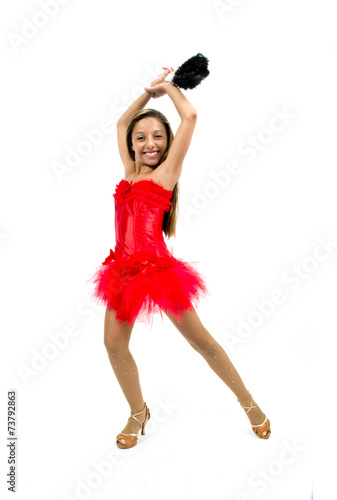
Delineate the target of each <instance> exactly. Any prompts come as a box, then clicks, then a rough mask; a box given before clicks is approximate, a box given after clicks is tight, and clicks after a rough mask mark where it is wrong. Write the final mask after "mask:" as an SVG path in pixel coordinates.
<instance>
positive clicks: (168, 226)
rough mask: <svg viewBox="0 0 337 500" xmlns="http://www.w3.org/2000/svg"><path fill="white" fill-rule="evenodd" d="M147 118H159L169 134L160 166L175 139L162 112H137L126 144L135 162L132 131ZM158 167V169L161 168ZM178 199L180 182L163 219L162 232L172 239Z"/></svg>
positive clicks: (129, 127) (132, 120)
mask: <svg viewBox="0 0 337 500" xmlns="http://www.w3.org/2000/svg"><path fill="white" fill-rule="evenodd" d="M147 117H152V118H157V120H159V121H160V122H161V123H162V124H163V125H164V127H165V130H166V134H167V149H166V151H165V153H164V155H163V157H162V158H161V160H160V164H161V163H163V162H164V161H165V160H166V158H167V155H168V152H169V149H170V147H171V145H172V142H173V139H174V134H173V132H172V129H171V125H170V123H169V121H168V120H167V118H166V116H165V115H163V113H161V112H160V111H158V110H157V109H152V108H147V109H141V110H140V111H137V113H136V114H134V115H133V117H132V119H131V121H130V123H129V125H128V128H127V131H126V143H127V147H128V151H129V155H130V158H131V160H133V161H135V152H134V151H133V149H132V131H133V128H134V126H135V124H136V123H137V122H139V121H140V120H142V119H143V118H147ZM160 164H159V165H160ZM159 165H157V167H158V166H159ZM178 197H179V182H177V183H176V185H175V186H174V189H173V193H172V197H171V208H170V211H169V212H165V213H164V218H163V226H162V230H163V232H164V234H165V235H166V236H167V237H168V238H170V237H171V236H176V223H177V217H178Z"/></svg>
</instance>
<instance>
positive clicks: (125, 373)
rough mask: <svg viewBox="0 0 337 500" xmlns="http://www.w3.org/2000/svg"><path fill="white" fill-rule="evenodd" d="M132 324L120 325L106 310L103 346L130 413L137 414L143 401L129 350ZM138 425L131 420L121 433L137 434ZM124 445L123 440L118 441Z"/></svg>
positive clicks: (140, 418) (112, 313) (133, 361)
mask: <svg viewBox="0 0 337 500" xmlns="http://www.w3.org/2000/svg"><path fill="white" fill-rule="evenodd" d="M133 326H134V323H133V324H132V325H129V324H128V323H127V322H125V323H123V324H121V323H120V322H119V321H118V320H117V319H116V311H114V310H113V309H110V308H108V307H107V308H106V312H105V320H104V344H105V347H106V350H107V353H108V356H109V360H110V363H111V366H112V369H113V371H114V373H115V375H116V378H117V380H118V382H119V385H120V386H121V389H122V391H123V393H124V396H125V397H126V399H127V401H128V403H129V405H130V411H131V413H138V412H139V411H141V410H142V409H143V408H144V399H143V394H142V390H141V387H140V382H139V374H138V369H137V365H136V363H135V360H134V359H133V356H132V354H131V352H130V350H129V342H130V337H131V332H132V329H133ZM137 418H138V420H139V421H140V422H144V420H145V410H144V413H143V414H142V413H141V414H140V415H138V416H137ZM139 429H140V427H139V424H138V423H137V422H136V421H135V420H134V419H133V418H131V419H130V420H128V423H127V424H126V426H125V427H124V429H123V430H122V431H121V432H123V433H125V434H128V433H137V432H138V431H139ZM120 442H121V443H124V444H126V441H125V439H121V440H120Z"/></svg>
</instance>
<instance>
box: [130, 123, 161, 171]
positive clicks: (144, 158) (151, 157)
mask: <svg viewBox="0 0 337 500" xmlns="http://www.w3.org/2000/svg"><path fill="white" fill-rule="evenodd" d="M132 149H133V151H134V152H135V161H136V163H137V164H138V165H140V166H141V165H147V166H152V167H155V166H157V165H158V164H159V163H160V159H161V158H162V157H163V156H164V154H165V152H166V149H167V134H166V130H165V126H164V124H163V123H162V122H161V121H160V120H157V118H154V117H152V116H148V117H146V118H143V119H142V120H139V121H138V122H137V123H136V124H135V126H134V128H133V131H132Z"/></svg>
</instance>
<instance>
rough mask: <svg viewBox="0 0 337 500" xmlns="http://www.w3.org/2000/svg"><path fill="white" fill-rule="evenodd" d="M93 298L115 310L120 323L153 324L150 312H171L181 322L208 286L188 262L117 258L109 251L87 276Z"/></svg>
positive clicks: (147, 258)
mask: <svg viewBox="0 0 337 500" xmlns="http://www.w3.org/2000/svg"><path fill="white" fill-rule="evenodd" d="M87 281H90V282H92V283H93V284H94V291H93V293H92V296H93V299H94V300H96V301H98V302H100V303H103V304H105V305H106V306H108V307H109V308H111V309H114V310H115V311H116V318H117V319H118V320H119V321H120V322H121V323H122V322H125V321H128V323H129V324H130V325H131V324H133V322H134V320H135V319H137V321H142V322H145V323H148V324H150V323H151V324H152V320H153V315H154V314H155V313H160V315H161V317H162V318H163V315H162V311H168V312H171V313H172V314H173V315H174V317H175V318H176V319H177V321H178V322H179V323H180V324H181V321H182V317H183V314H184V311H185V310H190V311H193V310H194V308H195V307H197V305H198V304H199V300H200V298H201V297H204V296H206V295H207V294H208V293H209V292H208V290H207V287H206V284H205V281H204V279H203V277H202V275H201V274H200V273H199V272H198V271H197V270H196V269H194V267H192V266H191V264H190V263H188V262H185V261H183V260H181V259H175V258H174V257H173V256H172V257H167V258H166V257H156V256H153V255H151V254H145V253H144V254H137V255H134V256H132V257H129V258H127V259H119V258H117V256H115V254H114V252H113V251H112V250H110V255H109V257H107V258H106V259H105V261H104V262H103V263H102V265H101V266H99V267H98V268H97V270H96V271H95V273H94V274H93V275H92V276H91V277H90V278H89V280H87Z"/></svg>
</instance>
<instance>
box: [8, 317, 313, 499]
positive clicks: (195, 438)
mask: <svg viewBox="0 0 337 500" xmlns="http://www.w3.org/2000/svg"><path fill="white" fill-rule="evenodd" d="M202 311H203V310H202V309H201V310H200V316H202V315H204V314H203V312H202ZM286 312H287V310H286V311H285V312H284V313H282V312H279V317H278V322H275V321H274V322H273V323H272V324H273V327H272V330H271V331H268V329H267V328H265V329H264V330H263V331H261V332H260V333H256V334H255V338H254V340H252V341H249V340H247V341H246V344H247V345H246V344H245V345H244V346H240V348H236V349H235V350H233V351H232V353H231V359H232V361H233V363H234V364H235V366H236V367H237V369H238V371H239V373H240V374H241V376H242V378H243V380H244V381H245V383H246V386H247V387H248V388H249V390H250V391H251V392H252V393H253V395H254V398H255V399H256V400H257V402H259V404H260V406H261V408H262V409H263V410H264V411H265V413H266V414H267V415H268V417H269V419H270V420H271V426H272V434H271V437H270V439H269V440H260V439H258V438H257V437H256V436H255V435H254V434H253V432H252V430H251V427H250V425H249V420H248V418H247V417H246V416H245V414H244V411H243V410H242V409H241V407H240V406H239V404H238V403H237V401H236V398H235V396H234V395H233V393H231V391H229V389H228V388H227V387H226V386H225V385H224V384H223V383H222V381H221V380H220V379H219V378H218V377H217V376H216V375H215V374H214V372H213V371H212V370H211V369H210V368H209V366H208V365H207V363H206V362H205V361H204V360H203V358H202V357H201V356H199V355H198V354H197V353H196V352H195V351H194V350H193V349H191V347H190V346H189V345H188V344H187V342H186V341H185V340H184V339H183V338H182V337H181V336H180V334H179V333H178V332H177V331H176V330H175V328H174V326H173V325H171V323H170V322H169V320H166V321H164V323H163V324H162V323H161V320H160V318H156V319H155V321H154V324H153V328H152V330H151V329H150V328H149V327H147V326H144V325H141V324H139V325H137V326H136V327H135V329H134V332H133V338H132V345H131V350H132V353H133V355H134V357H135V359H136V362H137V364H138V368H139V371H140V375H141V381H142V387H143V394H144V399H145V401H146V402H147V404H148V406H149V408H150V411H151V414H152V417H151V419H150V421H149V423H148V425H147V428H146V435H145V436H141V435H140V436H139V441H138V444H137V446H136V447H135V448H133V449H130V450H119V449H118V448H117V446H116V444H115V436H116V435H117V433H118V432H119V431H120V430H121V429H122V428H123V427H124V425H125V422H126V419H127V418H128V416H129V409H128V406H127V404H126V401H125V399H124V396H123V394H122V392H121V390H120V388H119V386H118V384H117V382H116V380H115V378H114V374H113V372H112V369H111V367H110V364H109V361H108V357H107V355H106V352H105V348H104V346H103V343H102V342H101V339H102V322H103V310H101V311H99V312H98V313H97V315H96V318H95V320H94V321H93V322H92V323H91V324H90V325H89V326H88V327H87V329H85V330H83V333H82V335H81V336H78V337H76V338H73V339H72V340H71V343H69V345H68V346H67V348H66V349H64V351H63V352H60V353H59V356H58V357H56V358H55V359H54V360H50V361H49V364H48V366H46V368H45V369H44V370H43V371H41V372H40V373H38V374H37V375H36V376H35V377H34V379H29V383H28V385H27V387H24V384H23V382H22V381H21V383H20V381H19V378H18V379H17V382H18V385H19V389H18V442H17V445H18V448H17V449H18V452H17V453H18V470H19V473H18V478H17V493H16V498H18V499H20V500H21V499H27V498H35V499H36V500H40V499H41V500H46V499H48V500H49V499H53V500H61V499H62V500H69V499H72V500H73V499H75V498H76V499H85V498H93V499H106V498H116V499H123V500H129V499H130V500H131V499H133V498H137V499H139V500H149V499H162V500H166V499H171V498H173V497H174V498H177V499H185V498H186V497H191V498H194V499H204V498H211V499H212V500H250V499H268V500H278V499H280V500H281V499H282V500H283V499H284V498H287V499H291V500H292V499H294V500H302V499H303V500H310V498H311V497H310V495H311V488H312V467H313V465H312V441H311V429H312V422H311V420H310V417H309V414H308V409H310V404H311V397H312V396H311V388H312V383H311V359H312V352H311V348H312V346H311V339H310V335H307V332H305V331H304V330H302V331H301V330H298V329H297V330H296V326H295V327H294V330H293V331H292V330H291V329H289V328H288V330H287V329H286V328H285V326H286V322H287V314H286ZM288 312H289V311H288ZM204 320H205V322H206V318H204ZM218 340H219V341H221V339H220V337H218ZM299 372H300V376H299Z"/></svg>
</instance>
